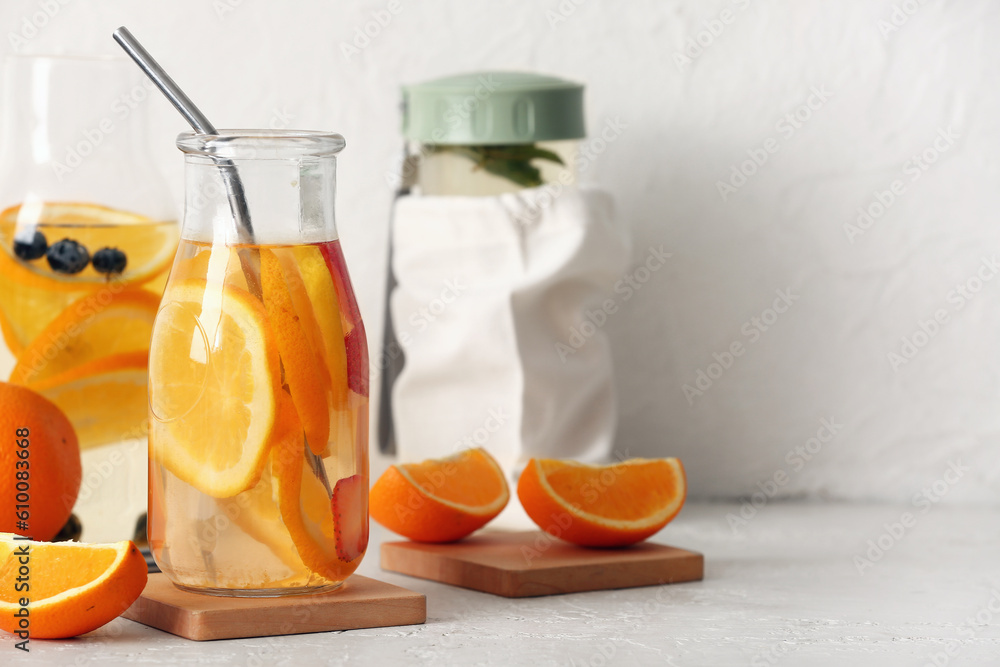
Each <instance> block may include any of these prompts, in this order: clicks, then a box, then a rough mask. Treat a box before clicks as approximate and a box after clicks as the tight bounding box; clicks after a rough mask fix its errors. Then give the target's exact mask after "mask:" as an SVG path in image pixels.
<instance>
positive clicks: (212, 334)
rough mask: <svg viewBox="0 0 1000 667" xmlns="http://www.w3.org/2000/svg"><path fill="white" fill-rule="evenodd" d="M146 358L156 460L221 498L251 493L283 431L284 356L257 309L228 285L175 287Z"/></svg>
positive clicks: (261, 309) (257, 303) (189, 283)
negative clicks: (279, 430) (280, 420)
mask: <svg viewBox="0 0 1000 667" xmlns="http://www.w3.org/2000/svg"><path fill="white" fill-rule="evenodd" d="M149 358H150V364H149V388H150V395H149V406H150V415H151V419H150V444H151V447H150V452H151V454H152V455H153V456H155V457H156V459H157V460H158V461H159V462H160V463H162V464H163V465H164V466H165V467H166V468H167V470H169V471H170V472H172V473H173V474H174V475H176V476H177V477H178V478H179V479H181V480H183V481H184V482H186V483H188V484H190V485H191V486H193V487H195V488H196V489H198V490H199V491H201V492H202V493H206V494H208V495H210V496H214V497H216V498H228V497H230V496H234V495H236V494H238V493H241V492H243V491H246V490H247V489H249V488H251V487H253V486H254V484H256V483H257V480H259V479H260V475H261V471H262V469H263V466H264V465H265V463H266V461H267V454H268V451H269V449H270V446H271V441H272V438H273V437H274V436H273V431H274V429H275V428H276V426H278V420H277V417H276V413H277V404H276V400H277V398H276V394H277V392H278V391H279V390H278V386H277V382H278V377H279V366H278V353H277V349H276V348H275V346H274V342H273V341H272V340H271V336H270V333H269V329H268V326H267V314H266V313H265V311H264V307H263V306H262V305H261V303H260V301H259V300H257V299H255V298H254V297H252V296H251V295H250V294H249V293H247V292H246V291H244V290H242V289H239V288H237V287H233V286H231V285H218V284H211V285H210V284H209V283H206V282H205V281H204V280H195V279H192V280H183V281H179V282H177V283H173V284H171V285H170V286H168V288H167V293H166V295H165V297H164V306H163V308H161V309H160V312H159V314H158V315H157V321H156V327H155V330H154V333H153V339H152V341H151V343H150V351H149Z"/></svg>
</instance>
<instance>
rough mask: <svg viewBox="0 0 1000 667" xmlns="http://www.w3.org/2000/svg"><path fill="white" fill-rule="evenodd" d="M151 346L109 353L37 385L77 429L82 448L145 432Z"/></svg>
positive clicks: (34, 386) (140, 434)
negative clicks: (149, 347)
mask: <svg viewBox="0 0 1000 667" xmlns="http://www.w3.org/2000/svg"><path fill="white" fill-rule="evenodd" d="M147 360H148V354H147V353H146V351H145V350H141V351H136V352H126V353H124V354H115V355H112V356H110V357H103V358H101V359H96V360H94V361H91V362H88V363H86V364H82V365H80V366H77V367H76V368H73V369H70V370H68V371H66V372H65V373H62V374H60V375H56V376H53V377H50V378H47V379H45V380H43V381H42V382H40V383H38V384H37V385H33V386H32V387H31V388H32V389H34V390H35V391H37V392H38V393H40V394H41V395H42V396H44V397H45V398H47V399H49V400H50V401H52V402H53V403H55V404H56V405H57V406H59V408H60V409H61V410H62V411H63V412H64V413H66V416H67V417H69V419H70V421H71V422H73V426H74V427H75V428H76V434H77V437H78V438H79V440H80V449H81V450H83V449H90V448H91V447H98V446H100V445H106V444H109V443H113V442H121V441H122V440H125V439H128V438H135V437H140V436H143V435H145V433H146V420H147V419H148V416H149V415H148V410H147V402H146V378H147V376H146V363H147Z"/></svg>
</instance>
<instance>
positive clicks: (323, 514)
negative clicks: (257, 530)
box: [271, 392, 354, 581]
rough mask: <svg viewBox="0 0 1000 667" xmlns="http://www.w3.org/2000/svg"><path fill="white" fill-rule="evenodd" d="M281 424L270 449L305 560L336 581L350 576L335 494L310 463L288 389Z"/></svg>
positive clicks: (283, 504)
mask: <svg viewBox="0 0 1000 667" xmlns="http://www.w3.org/2000/svg"><path fill="white" fill-rule="evenodd" d="M279 405H280V406H279V412H278V424H279V426H278V429H279V431H278V432H279V433H280V436H278V437H276V438H275V443H274V447H273V448H272V449H271V484H272V485H273V487H274V489H275V495H276V496H277V498H278V509H279V511H280V512H281V519H282V521H283V522H284V524H285V527H286V529H287V530H288V534H289V535H291V538H292V542H294V543H295V548H296V549H297V550H298V553H299V557H300V558H301V559H302V562H303V563H304V564H305V565H306V567H308V568H309V569H310V570H312V571H313V572H315V573H317V574H319V575H321V576H323V577H326V578H327V579H330V580H333V581H340V580H343V579H344V578H346V576H347V575H348V574H350V573H351V572H352V571H353V569H354V568H353V567H352V568H350V569H346V568H345V567H344V564H343V563H342V562H341V561H340V559H339V558H338V556H337V540H336V529H335V527H334V523H333V508H332V506H331V497H330V493H329V492H328V491H327V489H326V487H325V486H324V484H323V482H322V481H321V480H320V479H319V478H318V477H317V476H316V473H315V472H313V469H312V467H311V466H310V465H309V463H308V462H307V458H306V456H307V454H306V452H307V447H306V443H305V440H304V437H303V430H302V423H301V422H300V421H299V417H298V414H297V413H296V410H295V405H294V404H293V402H292V400H291V399H290V398H289V397H288V395H287V394H285V393H284V392H282V396H281V397H280V398H279Z"/></svg>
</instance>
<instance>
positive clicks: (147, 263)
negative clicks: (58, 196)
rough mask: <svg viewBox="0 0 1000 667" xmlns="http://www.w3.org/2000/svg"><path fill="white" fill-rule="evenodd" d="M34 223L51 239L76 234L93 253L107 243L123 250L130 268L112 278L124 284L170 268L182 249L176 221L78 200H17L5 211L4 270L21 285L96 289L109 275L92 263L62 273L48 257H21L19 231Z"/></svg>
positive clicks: (1, 224) (0, 222) (0, 244)
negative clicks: (17, 241)
mask: <svg viewBox="0 0 1000 667" xmlns="http://www.w3.org/2000/svg"><path fill="white" fill-rule="evenodd" d="M34 229H37V230H39V231H41V232H42V233H44V234H45V236H46V238H47V240H48V242H49V245H52V244H54V243H56V242H58V241H60V240H61V239H63V238H72V239H73V240H74V241H77V242H78V243H81V244H83V245H84V246H86V248H87V249H88V250H89V251H90V253H91V255H93V254H94V253H95V252H96V251H97V250H99V249H101V248H103V247H116V248H119V249H120V250H122V251H124V252H125V254H126V257H127V261H128V263H127V264H126V266H125V271H124V272H123V273H122V274H121V275H119V276H115V277H114V278H113V279H112V280H113V281H114V282H115V283H118V284H121V285H139V284H142V283H145V282H147V281H149V280H152V279H153V278H155V277H156V276H158V275H160V274H161V273H163V272H165V271H166V270H167V268H169V266H170V262H171V260H172V259H173V256H174V252H175V251H176V250H177V234H178V232H177V225H176V224H175V223H172V222H158V221H155V220H151V219H150V218H147V217H145V216H142V215H138V214H135V213H129V212H127V211H119V210H116V209H112V208H108V207H106V206H99V205H97V204H86V203H79V202H34V203H31V204H19V205H17V206H12V207H11V208H8V209H6V210H4V211H3V212H0V273H4V274H6V275H7V277H8V278H9V279H10V280H12V281H13V282H16V283H18V284H20V285H23V286H28V287H37V288H40V289H43V290H47V291H55V292H58V291H70V292H72V291H77V290H85V289H97V288H99V287H101V286H103V285H107V284H108V282H109V281H108V277H107V276H105V275H102V274H100V273H98V272H97V271H96V270H95V269H94V268H93V266H88V267H87V268H85V269H84V270H83V271H81V272H80V273H77V274H74V275H63V274H60V273H56V272H55V271H53V270H52V269H51V268H50V267H49V265H48V263H47V262H46V260H45V259H44V258H39V259H36V260H32V261H24V260H21V259H19V258H18V257H17V256H15V255H14V253H13V248H14V239H15V236H16V235H17V233H18V232H19V231H22V230H34Z"/></svg>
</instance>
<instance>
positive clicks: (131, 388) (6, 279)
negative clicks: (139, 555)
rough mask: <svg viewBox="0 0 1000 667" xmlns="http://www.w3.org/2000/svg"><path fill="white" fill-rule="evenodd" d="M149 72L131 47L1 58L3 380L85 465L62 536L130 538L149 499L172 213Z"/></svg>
mask: <svg viewBox="0 0 1000 667" xmlns="http://www.w3.org/2000/svg"><path fill="white" fill-rule="evenodd" d="M143 80H144V79H143V77H142V75H141V73H140V72H139V70H137V69H136V67H135V66H134V65H133V64H132V63H131V62H130V61H129V60H128V59H127V58H124V57H121V58H112V57H73V56H8V57H7V59H6V61H5V64H4V100H3V114H2V115H3V136H2V139H0V146H2V156H0V331H2V333H3V342H2V344H0V379H4V380H8V379H9V381H10V382H13V383H16V384H22V385H25V386H27V387H29V388H31V389H33V390H35V391H37V392H39V393H41V394H42V395H44V396H45V397H46V398H48V399H49V400H51V401H52V402H54V403H55V404H56V405H58V406H59V407H60V408H61V409H62V411H63V412H64V413H66V415H67V416H68V417H69V419H70V421H71V422H72V423H73V426H74V428H75V430H76V432H77V436H78V439H79V442H80V449H81V459H82V463H83V476H82V483H81V486H80V491H79V493H78V494H77V495H75V496H70V495H66V496H64V497H63V500H64V501H65V502H66V503H67V504H69V505H70V506H71V507H72V506H73V504H74V502H75V507H74V509H73V512H74V513H75V514H76V515H77V516H78V517H79V519H80V522H79V523H77V522H72V521H71V524H72V525H69V524H68V525H67V529H68V530H66V531H64V533H63V536H64V537H79V536H80V534H79V525H80V523H82V533H83V539H85V540H87V541H97V542H102V541H117V540H124V539H129V538H132V537H133V535H134V533H135V531H136V527H137V524H139V525H141V522H140V521H139V517H140V515H141V514H142V513H143V512H145V509H146V471H147V461H146V449H147V447H146V428H147V410H148V408H147V399H146V384H147V378H146V355H147V353H148V350H149V334H150V330H151V327H152V323H153V318H154V316H155V315H156V308H157V305H158V304H159V300H160V295H161V292H162V289H163V285H164V282H165V280H166V275H167V271H168V269H169V267H170V263H171V262H172V261H173V257H174V251H175V250H176V248H177V224H176V222H175V217H176V216H175V212H174V203H173V200H172V198H171V197H170V194H169V192H168V190H167V187H166V184H165V183H164V181H163V178H162V177H161V175H160V174H159V172H158V171H157V169H156V168H155V166H154V164H153V161H152V160H151V159H150V157H149V155H148V152H147V149H146V113H147V108H146V105H147V100H148V99H149V96H150V90H149V86H148V84H144V83H143ZM35 537H36V538H37V539H50V538H52V537H53V536H52V535H42V534H36V535H35ZM143 537H144V531H143Z"/></svg>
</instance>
